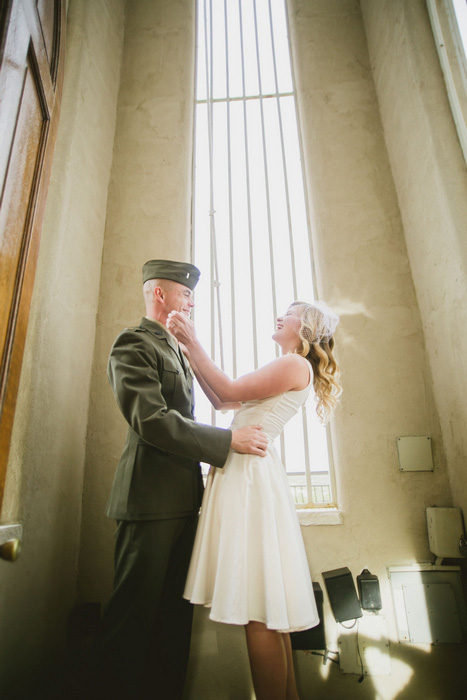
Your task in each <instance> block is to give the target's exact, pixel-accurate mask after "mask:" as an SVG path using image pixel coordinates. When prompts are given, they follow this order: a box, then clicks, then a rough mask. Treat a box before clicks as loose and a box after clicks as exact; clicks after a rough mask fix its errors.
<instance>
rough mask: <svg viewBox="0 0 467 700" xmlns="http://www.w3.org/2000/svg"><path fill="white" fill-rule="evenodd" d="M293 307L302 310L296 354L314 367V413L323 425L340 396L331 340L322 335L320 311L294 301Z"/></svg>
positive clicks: (338, 372)
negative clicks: (299, 348)
mask: <svg viewBox="0 0 467 700" xmlns="http://www.w3.org/2000/svg"><path fill="white" fill-rule="evenodd" d="M294 306H301V307H302V308H301V309H300V316H299V318H300V328H299V329H298V330H297V333H298V336H299V338H300V340H301V341H302V350H301V351H299V350H296V352H297V353H298V354H299V355H301V356H302V357H305V358H306V359H307V360H308V362H309V363H310V364H311V366H312V368H313V389H314V392H315V400H316V413H317V414H318V418H319V419H320V421H321V422H322V423H326V421H327V420H329V418H330V417H331V414H332V412H333V410H334V408H335V407H336V405H337V402H338V399H339V396H340V395H341V394H342V387H341V386H340V384H339V381H338V380H339V377H340V369H339V366H338V364H337V362H336V359H335V357H334V352H333V351H334V337H333V335H329V333H325V332H323V314H322V312H321V311H320V309H319V308H317V307H316V306H313V304H306V303H305V302H301V301H294V302H293V303H292V304H291V305H290V308H292V307H294ZM336 325H337V324H336ZM318 329H319V330H318Z"/></svg>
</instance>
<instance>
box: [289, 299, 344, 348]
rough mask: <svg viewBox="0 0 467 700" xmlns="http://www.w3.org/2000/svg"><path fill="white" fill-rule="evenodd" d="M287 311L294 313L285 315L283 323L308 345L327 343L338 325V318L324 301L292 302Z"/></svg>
mask: <svg viewBox="0 0 467 700" xmlns="http://www.w3.org/2000/svg"><path fill="white" fill-rule="evenodd" d="M289 309H293V310H294V312H295V313H294V315H291V314H289V315H285V316H284V317H283V322H284V323H285V324H286V325H288V326H290V327H291V328H293V330H294V331H295V332H296V333H297V335H298V336H299V337H301V338H302V339H304V340H306V341H307V342H308V343H310V345H311V344H312V343H322V342H329V341H330V339H331V338H332V336H333V335H334V333H335V330H336V328H337V326H338V324H339V320H340V319H339V316H338V315H337V314H336V313H334V311H333V310H332V309H330V308H329V306H328V305H327V304H326V303H325V302H324V301H314V302H313V303H312V304H307V303H306V302H304V301H294V302H293V303H292V304H291V305H290V307H289ZM297 311H298V314H297Z"/></svg>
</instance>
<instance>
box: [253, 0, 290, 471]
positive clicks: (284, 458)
mask: <svg viewBox="0 0 467 700" xmlns="http://www.w3.org/2000/svg"><path fill="white" fill-rule="evenodd" d="M253 15H254V23H255V43H256V63H257V69H258V85H259V105H260V115H261V137H262V141H263V165H264V182H265V190H266V211H267V220H268V238H269V265H270V269H271V287H272V313H273V320H274V322H275V320H276V318H277V294H276V273H275V268H274V247H273V240H272V225H271V199H270V191H269V190H270V188H269V176H268V157H267V150H266V130H265V126H264V105H263V86H262V81H261V63H260V56H259V39H258V18H257V12H256V0H254V1H253ZM272 50H273V54H274V44H273V45H272ZM276 92H277V84H276ZM284 176H285V177H286V175H285V174H284ZM275 353H276V357H278V356H279V348H278V347H277V345H276V347H275ZM279 442H280V449H281V458H282V462H283V464H284V467H285V468H287V456H286V452H285V436H284V431H282V432H281V434H280V438H279Z"/></svg>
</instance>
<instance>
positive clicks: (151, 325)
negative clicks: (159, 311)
mask: <svg viewBox="0 0 467 700" xmlns="http://www.w3.org/2000/svg"><path fill="white" fill-rule="evenodd" d="M141 325H142V326H143V327H144V328H146V329H147V330H148V331H149V332H150V333H152V335H155V336H156V338H159V339H160V340H165V342H166V343H167V345H168V346H169V347H170V348H171V349H172V350H173V351H174V353H175V355H176V357H177V360H178V361H179V363H180V364H181V366H182V369H183V373H184V374H186V373H187V370H188V363H187V361H186V360H185V356H184V355H183V352H182V351H181V348H180V346H179V344H178V342H177V341H176V340H175V338H174V337H173V335H171V334H170V333H169V331H168V330H166V329H165V328H164V326H163V325H162V323H157V322H155V321H150V320H149V319H148V318H146V317H144V318H142V319H141Z"/></svg>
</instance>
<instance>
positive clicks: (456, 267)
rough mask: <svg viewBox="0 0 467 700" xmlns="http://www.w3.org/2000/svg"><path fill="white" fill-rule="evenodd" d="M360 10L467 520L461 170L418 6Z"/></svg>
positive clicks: (380, 2) (377, 4)
mask: <svg viewBox="0 0 467 700" xmlns="http://www.w3.org/2000/svg"><path fill="white" fill-rule="evenodd" d="M362 11H363V18H364V22H365V27H366V32H367V36H368V47H369V53H370V58H371V63H372V67H373V72H374V80H375V86H376V90H377V95H378V102H379V105H380V112H381V120H382V123H383V126H384V134H385V140H386V144H387V148H388V153H389V159H390V162H391V168H392V172H393V177H394V183H395V187H396V190H397V196H398V201H399V207H400V212H401V217H402V221H403V225H404V231H405V239H406V244H407V251H408V257H409V261H410V266H411V270H412V275H413V280H414V284H415V289H416V293H417V300H418V305H419V308H420V314H421V319H422V323H423V330H424V334H425V340H426V348H427V354H428V358H429V362H430V366H431V372H432V376H433V385H434V394H435V399H436V404H437V408H438V413H439V417H440V422H441V427H442V432H443V438H444V446H445V452H446V459H447V468H448V474H449V478H450V482H451V488H452V494H453V504H454V505H456V506H458V507H461V508H463V509H464V517H465V515H466V514H467V479H466V478H465V474H466V455H467V435H466V431H465V425H466V422H467V404H466V401H465V396H466V394H467V367H466V363H467V361H466V356H465V351H464V348H465V346H466V342H467V275H466V272H467V236H466V221H467V170H466V164H465V161H464V158H463V154H462V150H461V146H460V143H459V140H458V137H457V132H456V129H455V125H454V121H453V117H452V114H451V110H450V106H449V103H448V99H447V93H446V88H445V84H444V79H443V75H442V72H441V68H440V63H439V59H438V55H437V52H436V48H435V42H434V38H433V34H432V31H431V26H430V21H429V16H428V12H427V8H426V3H425V2H424V0H416V1H414V2H404V1H402V0H395V1H392V0H391V2H388V1H387V0H376V1H373V0H371V2H369V1H368V0H362ZM395 28H396V29H397V31H395Z"/></svg>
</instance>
